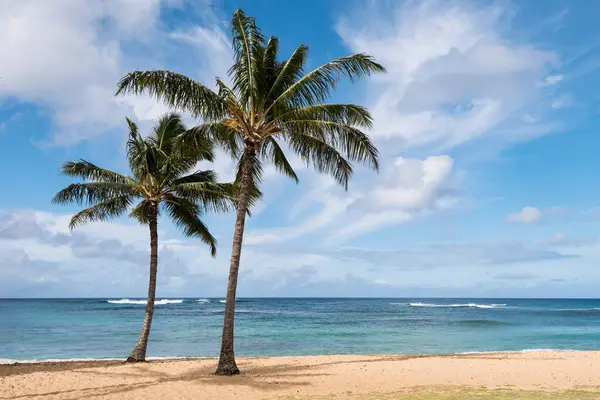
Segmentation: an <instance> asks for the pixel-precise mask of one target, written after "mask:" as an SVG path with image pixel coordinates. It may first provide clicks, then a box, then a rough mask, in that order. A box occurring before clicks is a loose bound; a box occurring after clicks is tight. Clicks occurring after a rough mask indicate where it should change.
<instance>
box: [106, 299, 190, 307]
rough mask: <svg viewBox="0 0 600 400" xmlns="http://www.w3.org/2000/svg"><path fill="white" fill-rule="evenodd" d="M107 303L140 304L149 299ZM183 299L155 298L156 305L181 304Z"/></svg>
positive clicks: (109, 301) (108, 301) (110, 301)
mask: <svg viewBox="0 0 600 400" xmlns="http://www.w3.org/2000/svg"><path fill="white" fill-rule="evenodd" d="M106 302H107V303H110V304H138V305H146V303H147V302H148V300H130V299H121V300H106ZM181 303H183V300H169V299H162V300H155V301H154V305H155V306H156V305H165V304H181Z"/></svg>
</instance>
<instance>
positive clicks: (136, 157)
mask: <svg viewBox="0 0 600 400" xmlns="http://www.w3.org/2000/svg"><path fill="white" fill-rule="evenodd" d="M125 119H126V120H127V125H129V138H128V139H127V144H126V145H125V147H126V149H127V159H128V161H129V168H130V169H131V171H132V172H133V176H135V178H136V179H138V180H142V179H143V176H144V173H145V172H146V168H145V165H146V160H145V158H144V157H140V155H141V154H144V149H145V147H146V146H147V144H146V142H144V139H142V137H141V136H140V134H139V132H138V127H137V125H136V124H135V123H134V122H133V121H131V120H130V119H129V118H125Z"/></svg>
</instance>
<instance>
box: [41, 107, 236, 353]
mask: <svg viewBox="0 0 600 400" xmlns="http://www.w3.org/2000/svg"><path fill="white" fill-rule="evenodd" d="M127 123H128V124H129V140H128V141H127V156H128V159H129V167H130V169H131V173H132V176H129V175H121V174H119V173H117V172H113V171H110V170H107V169H104V168H100V167H98V166H96V165H94V164H92V163H91V162H89V161H85V160H80V161H76V162H67V163H65V164H64V165H63V167H62V173H63V174H64V175H67V176H72V177H77V178H81V179H83V180H84V183H74V184H71V185H69V186H67V187H66V188H65V189H63V190H61V191H60V192H58V193H57V194H56V196H55V197H54V199H53V202H54V203H58V204H70V203H76V204H83V205H86V206H87V207H88V208H86V209H84V210H82V211H80V212H78V213H77V214H75V215H74V216H73V217H72V218H71V222H70V228H71V229H73V228H75V227H77V226H79V225H82V224H85V223H88V222H95V221H106V220H109V219H111V218H115V217H118V216H120V215H122V214H124V213H125V212H127V211H129V216H130V217H132V218H134V219H135V220H137V221H138V222H139V223H141V224H143V225H147V226H148V227H149V229H150V277H149V285H148V301H147V304H146V314H145V316H144V323H143V325H142V331H141V333H140V337H139V340H138V342H137V344H136V346H135V347H134V349H133V351H132V352H131V355H130V356H129V358H127V361H129V362H137V361H145V358H146V348H147V345H148V336H149V335H150V327H151V325H152V316H153V314H154V301H155V294H156V274H157V267H158V230H157V225H158V217H159V215H160V212H161V209H162V211H163V212H166V213H167V214H168V215H169V216H170V217H171V219H172V220H173V221H174V222H175V225H176V226H177V227H179V228H180V229H181V230H182V231H183V233H184V234H185V235H186V236H192V237H198V238H200V240H202V241H203V242H204V243H206V244H207V245H208V246H209V248H210V252H211V254H212V256H213V257H214V256H215V254H216V248H217V247H216V246H217V241H216V239H215V238H214V237H213V235H211V233H210V232H209V230H208V228H207V226H206V225H205V224H204V223H203V222H202V221H201V219H200V218H201V216H202V215H203V213H204V212H205V211H207V210H210V211H225V210H228V209H229V208H230V207H231V206H232V204H233V203H232V201H231V199H232V198H233V197H232V195H233V184H222V183H216V176H215V173H214V172H213V171H195V172H192V173H190V171H192V169H193V168H194V166H195V165H196V163H197V162H198V161H201V160H209V161H212V159H213V147H212V144H211V142H210V141H209V140H207V139H202V138H199V139H195V140H193V141H190V140H188V131H187V130H186V128H185V126H184V124H183V123H182V122H181V119H180V117H179V116H178V115H176V114H168V115H165V116H163V117H162V118H160V120H159V121H158V123H157V124H156V126H155V127H154V129H153V130H152V132H151V133H150V135H149V136H148V137H146V138H142V137H141V136H140V134H139V133H138V128H137V126H136V125H135V124H134V123H133V122H132V121H130V120H129V119H127ZM134 203H137V204H134Z"/></svg>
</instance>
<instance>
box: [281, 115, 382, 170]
mask: <svg viewBox="0 0 600 400" xmlns="http://www.w3.org/2000/svg"><path fill="white" fill-rule="evenodd" d="M281 126H282V128H283V129H284V130H285V131H287V132H288V134H289V135H291V136H294V135H295V134H297V133H301V134H303V135H306V136H311V137H314V138H317V139H318V140H321V141H323V142H325V143H327V144H329V145H331V146H332V147H334V148H336V149H338V150H340V151H343V152H344V154H345V155H346V157H348V159H349V160H351V161H355V162H359V163H362V164H364V165H367V166H369V167H371V168H373V169H374V170H378V169H379V161H378V158H379V151H378V150H377V148H376V147H375V145H374V144H373V142H372V141H371V139H370V138H369V136H368V135H367V134H366V133H364V132H362V131H361V130H360V129H358V128H355V127H353V126H349V125H345V124H343V123H338V122H332V121H318V120H299V121H289V122H285V123H283V124H281Z"/></svg>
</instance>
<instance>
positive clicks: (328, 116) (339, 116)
mask: <svg viewBox="0 0 600 400" xmlns="http://www.w3.org/2000/svg"><path fill="white" fill-rule="evenodd" d="M279 118H280V119H281V120H282V121H294V120H321V121H329V122H336V123H339V124H343V125H350V126H356V127H362V128H368V129H371V128H372V127H373V118H372V117H371V114H370V113H369V110H367V109H366V108H365V107H362V106H359V105H356V104H316V105H314V106H308V107H303V108H296V109H293V110H291V111H288V112H286V113H285V114H283V115H281V116H280V117H279Z"/></svg>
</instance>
